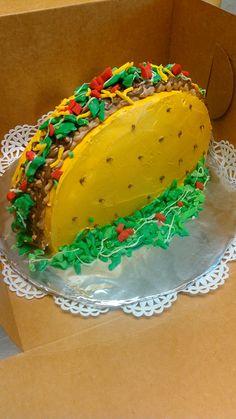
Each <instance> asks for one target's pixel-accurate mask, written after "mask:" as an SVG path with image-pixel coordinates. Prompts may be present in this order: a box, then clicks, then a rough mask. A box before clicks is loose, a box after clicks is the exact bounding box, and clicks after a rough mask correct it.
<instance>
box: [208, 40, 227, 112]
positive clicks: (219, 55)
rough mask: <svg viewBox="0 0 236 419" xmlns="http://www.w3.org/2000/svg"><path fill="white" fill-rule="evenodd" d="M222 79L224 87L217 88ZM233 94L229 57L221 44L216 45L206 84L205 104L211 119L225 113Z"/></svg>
mask: <svg viewBox="0 0 236 419" xmlns="http://www.w3.org/2000/svg"><path fill="white" fill-rule="evenodd" d="M222 79H223V80H224V87H223V88H222V89H219V86H221V83H222ZM233 95H234V74H233V68H232V64H231V62H230V58H229V56H228V54H227V52H226V51H225V50H224V49H223V48H222V47H221V45H216V47H215V52H214V56H213V60H212V66H211V70H210V75H209V80H208V86H207V106H208V109H209V113H210V117H211V119H218V118H220V117H222V116H224V115H225V114H226V112H227V111H228V110H229V108H230V106H231V103H232V99H233Z"/></svg>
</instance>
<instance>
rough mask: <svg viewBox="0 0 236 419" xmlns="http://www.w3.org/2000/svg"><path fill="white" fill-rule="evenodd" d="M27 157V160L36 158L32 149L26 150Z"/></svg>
mask: <svg viewBox="0 0 236 419" xmlns="http://www.w3.org/2000/svg"><path fill="white" fill-rule="evenodd" d="M26 158H27V160H29V161H32V160H34V158H35V153H34V152H33V151H32V150H30V151H26Z"/></svg>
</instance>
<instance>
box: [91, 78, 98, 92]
mask: <svg viewBox="0 0 236 419" xmlns="http://www.w3.org/2000/svg"><path fill="white" fill-rule="evenodd" d="M89 87H90V88H91V89H92V90H97V89H98V87H99V83H98V82H97V79H96V78H95V79H93V80H92V81H91V82H90V83H89Z"/></svg>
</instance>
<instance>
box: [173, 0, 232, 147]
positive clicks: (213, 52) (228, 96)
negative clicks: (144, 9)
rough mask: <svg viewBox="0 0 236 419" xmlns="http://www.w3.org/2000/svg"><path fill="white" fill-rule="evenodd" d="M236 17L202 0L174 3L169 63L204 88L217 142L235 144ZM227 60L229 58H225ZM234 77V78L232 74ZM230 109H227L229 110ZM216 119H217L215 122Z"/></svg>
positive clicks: (184, 0)
mask: <svg viewBox="0 0 236 419" xmlns="http://www.w3.org/2000/svg"><path fill="white" fill-rule="evenodd" d="M235 28H236V16H234V15H232V14H230V13H227V12H224V11H222V10H220V9H218V8H216V7H214V6H211V5H210V4H208V3H205V2H203V1H201V0H191V6H190V2H189V0H175V1H174V10H173V19H172V35H171V45H170V60H171V62H180V63H181V64H182V65H183V67H184V68H185V69H186V70H189V71H190V73H191V77H192V78H193V80H196V82H197V83H198V84H199V85H200V86H202V87H204V88H206V87H208V89H209V93H208V100H209V106H210V112H211V114H212V117H213V118H214V119H213V131H214V136H215V138H216V139H227V140H228V141H230V142H231V143H234V144H236V91H235V88H234V87H233V79H235V77H236V30H235ZM227 57H228V58H227ZM232 73H233V74H232ZM229 105H230V106H229ZM215 118H217V119H215Z"/></svg>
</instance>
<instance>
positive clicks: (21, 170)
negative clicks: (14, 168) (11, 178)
mask: <svg viewBox="0 0 236 419" xmlns="http://www.w3.org/2000/svg"><path fill="white" fill-rule="evenodd" d="M23 171H24V169H23V167H20V168H19V170H18V172H17V176H16V180H15V185H16V184H17V183H19V181H20V179H21V176H22V174H23Z"/></svg>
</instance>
